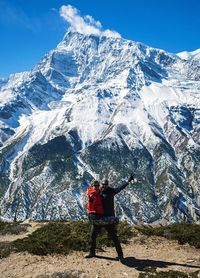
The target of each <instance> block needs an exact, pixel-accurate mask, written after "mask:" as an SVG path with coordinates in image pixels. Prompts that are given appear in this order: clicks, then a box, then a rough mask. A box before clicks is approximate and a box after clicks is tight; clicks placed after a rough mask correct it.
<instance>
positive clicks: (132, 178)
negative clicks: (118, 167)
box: [114, 175, 134, 194]
mask: <svg viewBox="0 0 200 278" xmlns="http://www.w3.org/2000/svg"><path fill="white" fill-rule="evenodd" d="M132 180H134V176H133V175H131V176H130V177H129V179H128V181H126V182H124V183H122V185H120V186H118V187H116V188H115V189H114V194H117V193H119V192H120V191H122V190H123V189H124V188H125V187H127V185H129V183H130V182H131V181H132Z"/></svg>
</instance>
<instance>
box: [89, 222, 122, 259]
mask: <svg viewBox="0 0 200 278" xmlns="http://www.w3.org/2000/svg"><path fill="white" fill-rule="evenodd" d="M102 227H103V228H105V229H106V231H107V233H108V236H109V238H110V239H112V241H113V242H114V245H115V249H116V251H117V254H118V256H119V257H122V256H123V251H122V247H121V244H120V242H119V239H118V236H117V229H116V226H115V225H114V224H111V225H105V226H97V225H94V224H92V226H91V231H90V241H89V243H90V253H92V254H95V249H96V239H97V236H98V234H99V233H100V232H101V228H102Z"/></svg>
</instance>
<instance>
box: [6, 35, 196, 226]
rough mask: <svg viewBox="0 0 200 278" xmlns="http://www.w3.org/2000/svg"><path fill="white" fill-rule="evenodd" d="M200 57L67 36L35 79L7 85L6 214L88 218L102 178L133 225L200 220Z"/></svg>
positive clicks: (27, 75) (26, 76)
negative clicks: (91, 188) (90, 197)
mask: <svg viewBox="0 0 200 278" xmlns="http://www.w3.org/2000/svg"><path fill="white" fill-rule="evenodd" d="M199 53H200V50H197V51H194V52H191V53H188V52H187V53H186V52H184V53H179V54H177V55H175V54H170V53H167V52H165V51H163V50H159V49H155V48H151V47H148V46H146V45H144V44H141V43H137V42H133V41H129V40H125V39H122V38H109V37H106V36H103V35H101V36H95V35H83V34H80V33H78V32H68V33H67V34H66V35H65V37H64V38H63V40H62V41H61V42H60V43H59V44H58V46H57V47H56V48H55V49H53V50H52V51H50V52H49V53H48V54H47V55H45V56H44V58H43V59H42V60H41V61H40V63H39V64H38V65H36V66H35V68H34V69H33V70H32V71H31V72H24V73H19V74H14V75H11V76H10V77H9V78H8V79H1V80H0V140H1V141H0V145H1V153H0V160H1V172H0V200H1V210H0V215H1V216H2V217H3V218H6V219H18V220H21V219H25V218H33V219H78V218H82V217H84V215H85V214H86V212H85V190H86V187H87V185H88V184H89V182H90V181H91V180H92V179H94V178H100V179H102V178H105V177H106V178H109V180H110V183H111V185H112V186H117V184H118V182H120V181H121V180H122V179H123V178H127V177H128V176H129V175H130V174H131V173H133V174H134V175H135V177H136V178H137V180H138V181H137V183H135V184H131V185H129V186H128V187H127V188H126V189H125V190H124V191H123V192H121V193H120V194H118V195H117V196H116V211H117V214H118V215H119V216H120V217H121V218H122V219H127V220H128V221H129V222H132V223H138V222H154V221H156V220H161V219H167V220H168V221H183V220H184V221H197V220H198V219H199V216H200V178H199V173H200V137H199V132H200V54H199Z"/></svg>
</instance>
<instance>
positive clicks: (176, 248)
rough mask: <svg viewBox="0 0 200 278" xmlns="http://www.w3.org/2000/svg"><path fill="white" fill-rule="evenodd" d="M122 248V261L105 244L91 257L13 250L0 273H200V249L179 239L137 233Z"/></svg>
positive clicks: (86, 276) (92, 277)
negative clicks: (95, 255) (183, 243)
mask: <svg viewBox="0 0 200 278" xmlns="http://www.w3.org/2000/svg"><path fill="white" fill-rule="evenodd" d="M41 225H44V224H41V223H40V224H39V223H32V224H31V227H30V228H29V231H28V233H26V234H23V235H4V236H0V242H3V241H4V242H5V241H7V242H8V241H12V240H15V239H16V238H22V237H24V236H26V235H27V234H29V233H31V232H32V231H34V230H36V229H37V228H39V227H40V226H41ZM123 250H124V255H125V260H124V262H123V263H120V262H118V261H117V260H116V259H115V256H116V253H115V250H114V248H110V247H109V248H108V247H106V248H105V249H104V252H97V255H98V256H97V257H96V258H92V259H85V258H84V253H83V252H72V253H71V254H69V255H67V256H63V255H54V256H36V255H31V254H29V253H12V254H11V255H10V256H9V257H7V258H3V259H1V260H0V277H1V278H7V277H13V278H14V277H19V278H21V277H24V278H25V277H27V278H28V277H29V278H30V277H34V278H35V277H38V278H47V277H48V278H49V277H52V278H57V277H59V278H64V277H72V278H73V277H80V278H97V277H98V278H104V277H105V278H109V277H115V278H121V277H139V275H140V274H141V273H143V272H145V271H147V272H148V271H149V270H157V271H169V270H176V271H181V272H184V273H192V272H195V271H199V274H198V275H197V276H196V277H200V250H199V249H195V248H194V247H191V246H189V245H179V244H178V243H177V242H176V241H169V240H167V239H165V238H160V237H149V238H148V237H146V236H144V235H138V236H136V237H134V238H133V239H132V240H131V242H130V243H129V244H128V245H123ZM166 277H167V276H166ZM174 277H179V276H174Z"/></svg>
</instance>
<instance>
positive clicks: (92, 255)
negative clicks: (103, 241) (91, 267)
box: [84, 252, 95, 259]
mask: <svg viewBox="0 0 200 278" xmlns="http://www.w3.org/2000/svg"><path fill="white" fill-rule="evenodd" d="M94 257H95V253H91V252H89V253H88V254H86V255H85V256H84V258H85V259H90V258H94Z"/></svg>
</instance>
